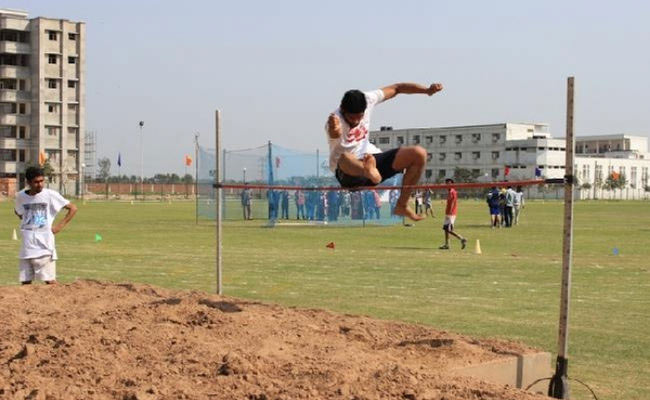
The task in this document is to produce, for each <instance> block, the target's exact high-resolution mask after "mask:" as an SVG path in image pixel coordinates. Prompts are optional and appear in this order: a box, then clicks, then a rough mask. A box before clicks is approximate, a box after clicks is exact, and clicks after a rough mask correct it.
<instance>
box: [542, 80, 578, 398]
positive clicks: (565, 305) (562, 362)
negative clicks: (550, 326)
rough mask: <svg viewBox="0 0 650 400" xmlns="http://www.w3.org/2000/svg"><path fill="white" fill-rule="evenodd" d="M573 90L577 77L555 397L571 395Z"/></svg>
mask: <svg viewBox="0 0 650 400" xmlns="http://www.w3.org/2000/svg"><path fill="white" fill-rule="evenodd" d="M573 89H574V78H573V77H572V76H571V77H569V79H568V82H567V115H566V157H565V161H564V162H565V171H566V175H565V181H564V235H563V236H564V237H563V241H562V287H561V291H562V292H561V299H560V323H559V335H558V343H557V344H558V351H557V361H556V364H555V375H553V378H552V379H551V383H550V384H549V387H548V395H549V396H550V397H553V398H556V399H568V398H569V378H568V375H567V372H568V367H569V358H568V357H569V356H568V348H569V306H570V302H571V262H572V259H573V185H574V181H575V180H574V171H573V158H574V154H573V153H574V147H575V141H574V138H573Z"/></svg>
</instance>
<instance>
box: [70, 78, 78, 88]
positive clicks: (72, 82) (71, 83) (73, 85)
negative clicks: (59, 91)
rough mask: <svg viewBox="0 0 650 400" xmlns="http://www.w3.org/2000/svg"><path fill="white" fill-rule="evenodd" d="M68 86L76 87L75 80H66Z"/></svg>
mask: <svg viewBox="0 0 650 400" xmlns="http://www.w3.org/2000/svg"><path fill="white" fill-rule="evenodd" d="M68 87H69V88H71V89H74V88H76V87H77V81H73V80H68Z"/></svg>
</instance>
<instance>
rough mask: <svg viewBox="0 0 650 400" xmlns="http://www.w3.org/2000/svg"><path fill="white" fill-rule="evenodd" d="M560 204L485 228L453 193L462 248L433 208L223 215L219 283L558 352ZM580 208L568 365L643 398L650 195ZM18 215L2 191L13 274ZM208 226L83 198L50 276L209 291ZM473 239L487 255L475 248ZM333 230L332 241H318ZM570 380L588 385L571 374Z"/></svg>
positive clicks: (8, 270) (596, 383) (5, 243)
mask: <svg viewBox="0 0 650 400" xmlns="http://www.w3.org/2000/svg"><path fill="white" fill-rule="evenodd" d="M440 208H441V206H440V204H439V203H437V204H436V211H439V210H440ZM562 210H563V207H562V204H561V202H544V203H543V202H529V204H528V205H527V207H526V209H525V210H524V212H523V216H522V223H521V225H519V226H517V227H515V228H513V229H500V230H491V229H489V227H488V215H487V210H486V206H485V204H483V203H482V202H476V201H464V202H461V204H460V206H459V213H460V214H459V217H458V220H457V230H458V231H459V232H460V233H461V234H463V235H465V236H467V237H468V238H469V239H470V246H469V249H468V250H466V251H460V249H459V245H458V243H457V242H454V243H452V250H451V251H442V250H437V247H438V246H439V245H440V244H441V243H442V231H441V229H440V225H441V219H440V218H439V215H438V216H437V218H435V219H429V220H427V221H425V222H422V223H418V224H417V226H415V227H412V228H406V227H403V226H391V227H366V228H361V227H347V228H343V227H276V228H275V229H268V228H262V227H261V226H262V222H261V221H248V222H246V223H244V222H227V223H226V225H225V227H224V258H223V260H224V261H223V262H224V291H225V294H227V295H231V296H237V297H244V298H251V299H259V300H263V301H268V302H275V303H280V304H285V305H290V306H301V307H316V308H326V309H331V310H335V311H339V312H346V313H355V314H367V315H371V316H374V317H378V318H384V319H394V320H404V321H410V322H415V323H421V324H427V325H431V326H434V327H436V328H438V329H445V330H451V331H455V332H459V333H464V334H469V335H476V336H483V337H501V338H508V339H514V340H520V341H523V342H526V343H528V344H530V345H534V346H538V347H540V348H542V349H544V350H547V351H550V352H552V353H553V354H555V353H556V346H557V345H556V341H557V324H558V315H559V293H560V278H561V247H562ZM575 212H576V219H575V235H574V255H575V259H574V264H573V265H574V273H573V291H572V303H571V307H572V309H571V316H570V322H571V329H570V346H569V356H570V364H569V368H570V369H569V374H570V376H572V377H575V378H578V379H580V380H582V381H584V382H586V383H588V384H589V385H590V386H591V387H592V388H593V389H594V390H595V391H596V393H597V394H598V395H599V398H600V399H621V400H622V399H626V400H630V399H647V398H650V379H648V376H650V361H649V360H650V257H649V256H650V251H649V250H648V246H649V245H650V240H649V238H650V204H648V203H647V202H646V203H642V202H581V203H577V205H576V208H575ZM17 224H18V219H17V218H16V217H15V216H14V215H13V213H12V204H11V203H7V202H5V203H0V285H16V284H17V259H16V256H17V253H18V247H19V242H14V241H12V240H10V239H11V232H12V229H13V228H14V227H16V226H17ZM214 231H215V229H214V223H211V222H209V221H203V222H201V223H200V224H199V225H198V226H196V225H195V223H194V207H193V203H190V202H188V203H174V204H166V203H164V204H158V203H149V204H146V203H145V204H137V203H136V204H135V205H130V204H129V203H89V204H87V205H79V214H78V215H77V217H76V218H75V220H73V222H72V223H71V225H70V226H69V227H68V229H67V230H66V231H64V232H63V233H62V234H60V235H58V236H57V248H58V251H59V256H60V260H59V262H58V273H59V280H60V281H63V282H68V281H71V280H74V279H75V278H93V279H102V280H112V281H134V282H143V283H150V284H154V285H160V286H165V287H172V288H181V289H199V290H205V291H214V288H215V273H214V270H215V265H214V264H215V262H214V254H215V242H214ZM95 233H99V234H100V235H101V236H102V237H103V240H102V241H101V242H97V243H96V242H95V241H94V238H95ZM476 239H480V242H481V247H482V250H483V254H482V255H475V254H473V253H472V250H473V248H474V243H475V240H476ZM330 241H334V242H335V243H336V250H334V251H332V250H330V249H327V248H326V247H325V245H326V244H327V243H328V242H330ZM615 247H616V248H618V249H619V251H620V254H619V255H614V254H613V252H612V250H613V249H614V248H615ZM572 394H573V397H572V398H575V399H589V398H591V396H590V395H589V393H588V391H587V390H586V389H584V388H582V387H581V386H580V385H579V384H577V383H575V382H574V383H572Z"/></svg>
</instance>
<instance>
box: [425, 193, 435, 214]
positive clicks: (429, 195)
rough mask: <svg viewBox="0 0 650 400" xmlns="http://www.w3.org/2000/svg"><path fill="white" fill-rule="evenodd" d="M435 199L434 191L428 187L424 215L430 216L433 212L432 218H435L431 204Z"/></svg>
mask: <svg viewBox="0 0 650 400" xmlns="http://www.w3.org/2000/svg"><path fill="white" fill-rule="evenodd" d="M432 201H433V191H432V190H431V189H427V190H425V191H424V215H425V216H428V215H429V214H431V218H433V207H432V206H431V203H432Z"/></svg>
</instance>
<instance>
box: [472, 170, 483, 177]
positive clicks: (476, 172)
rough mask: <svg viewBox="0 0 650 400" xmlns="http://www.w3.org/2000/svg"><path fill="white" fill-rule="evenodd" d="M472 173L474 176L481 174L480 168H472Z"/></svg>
mask: <svg viewBox="0 0 650 400" xmlns="http://www.w3.org/2000/svg"><path fill="white" fill-rule="evenodd" d="M472 175H474V176H475V177H479V176H481V170H480V169H473V170H472Z"/></svg>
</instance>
